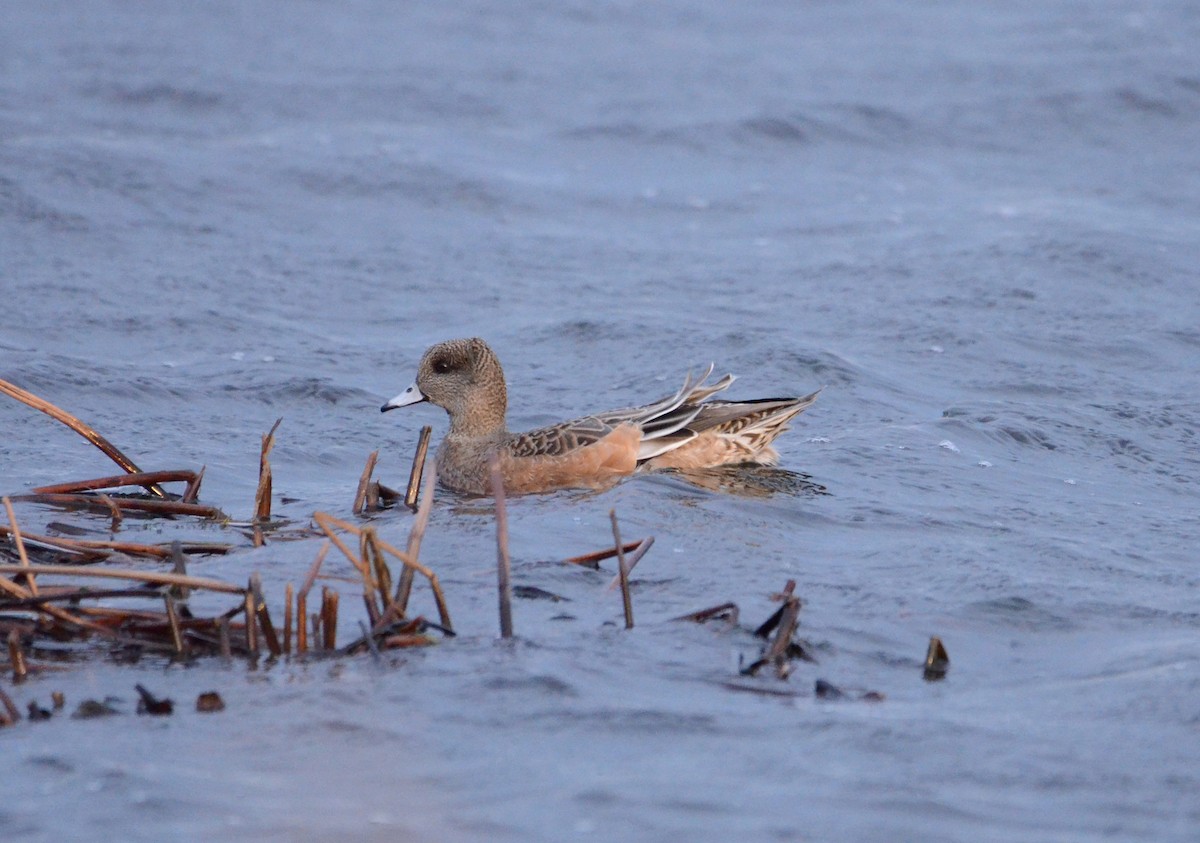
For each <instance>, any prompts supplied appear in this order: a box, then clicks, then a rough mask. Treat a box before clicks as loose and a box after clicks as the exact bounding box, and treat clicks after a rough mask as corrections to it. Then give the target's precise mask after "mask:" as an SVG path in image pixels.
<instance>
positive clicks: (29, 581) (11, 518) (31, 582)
mask: <svg viewBox="0 0 1200 843" xmlns="http://www.w3.org/2000/svg"><path fill="white" fill-rule="evenodd" d="M4 511H5V512H7V513H8V523H9V525H10V528H9V531H10V532H11V533H12V537H13V543H14V544H15V545H16V546H17V557H18V558H19V559H20V560H21V565H22V566H23V567H25V568H28V567H29V556H28V555H26V553H25V542H24V541H22V540H21V528H20V527H19V526H18V525H17V516H16V515H15V514H14V513H13V508H12V501H10V500H9V499H8V498H5V499H4ZM25 586H26V588H28V589H29V593H30V594H31V595H32V596H34V597H37V593H38V589H37V579H36V578H35V577H34V576H33V574H26V575H25Z"/></svg>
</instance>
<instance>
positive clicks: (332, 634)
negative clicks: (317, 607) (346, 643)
mask: <svg viewBox="0 0 1200 843" xmlns="http://www.w3.org/2000/svg"><path fill="white" fill-rule="evenodd" d="M338 599H339V595H338V593H337V592H336V591H334V590H333V589H331V588H329V587H328V586H325V587H322V589H321V625H322V626H323V627H324V631H325V649H326V650H336V649H337V617H338Z"/></svg>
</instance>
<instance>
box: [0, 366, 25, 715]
mask: <svg viewBox="0 0 1200 843" xmlns="http://www.w3.org/2000/svg"><path fill="white" fill-rule="evenodd" d="M0 383H4V381H0ZM20 719H21V712H19V711H17V706H16V704H15V703H14V702H13V701H12V697H10V696H9V695H8V694H7V693H6V692H5V690H4V689H3V688H0V726H11V725H13V724H14V723H16V722H17V721H18V720H20Z"/></svg>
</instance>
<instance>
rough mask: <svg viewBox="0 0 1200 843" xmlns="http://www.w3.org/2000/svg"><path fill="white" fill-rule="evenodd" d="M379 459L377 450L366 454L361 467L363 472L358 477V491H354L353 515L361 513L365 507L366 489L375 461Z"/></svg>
mask: <svg viewBox="0 0 1200 843" xmlns="http://www.w3.org/2000/svg"><path fill="white" fill-rule="evenodd" d="M378 459H379V451H372V452H371V453H369V454H368V455H367V464H366V466H365V467H364V468H363V473H362V476H361V477H360V478H358V491H357V492H355V493H354V507H353V511H354V514H355V515H362V514H363V512H364V511H366V508H367V489H368V487H369V486H370V485H371V475H372V474H374V473H375V463H376V461H377V460H378Z"/></svg>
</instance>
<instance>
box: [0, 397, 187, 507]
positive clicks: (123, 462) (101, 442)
mask: <svg viewBox="0 0 1200 843" xmlns="http://www.w3.org/2000/svg"><path fill="white" fill-rule="evenodd" d="M0 392H3V393H5V394H6V395H9V396H11V397H12V398H15V399H17V400H18V401H20V402H21V403H23V404H27V405H28V406H30V407H33V408H34V409H35V410H40V411H41V412H43V413H45V414H46V415H48V416H50V417H51V418H52V419H54V420H55V421H59V422H62V423H63V424H65V425H66V426H67V427H69V428H71V430H73V431H75V432H76V433H78V434H79V435H80V436H82V437H83V438H84V439H87V440H88V441H89V442H91V443H92V444H93V445H95V446H96V447H97V448H99V449H100V450H101V451H103V452H104V454H105V456H107V457H108V458H109V459H111V460H112V461H113V462H115V463H116V464H117V465H119V466H121V468H122V469H123V470H124V471H126V472H128V473H130V474H140V473H142V470H141V469H140V468H138V467H137V466H136V465H135V464H134V462H133V460H131V459H129V457H127V456H125V454H123V453H121V449H120V448H118V447H117V446H116V445H114V444H112V443H111V442H109V441H108V440H107V439H105V438H104V437H103V436H101V435H100V434H99V433H97V432H96V431H95V430H93V429H92V428H91V427H89V426H88V425H86V424H84V423H83V422H81V421H80V420H79V419H77V418H75V416H73V415H71V414H70V413H68V412H66V411H65V410H61V409H59V408H58V407H56V406H54V405H53V404H51V403H50V402H49V401H46V400H44V399H42V398H38V397H37V396H36V395H34V394H33V393H32V392H28V391H27V390H24V389H21V387H19V386H17V385H15V384H11V383H9V382H8V381H6V380H0ZM145 488H146V490H147V491H148V492H150V494H152V495H154V496H155V497H158V498H166V496H167V493H166V492H164V491H163V490H162V487H161V486H159V485H158V484H157V483H149V484H147V485H146V486H145Z"/></svg>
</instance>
